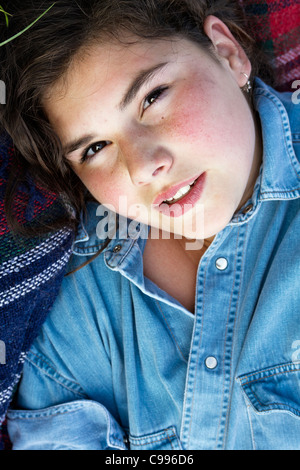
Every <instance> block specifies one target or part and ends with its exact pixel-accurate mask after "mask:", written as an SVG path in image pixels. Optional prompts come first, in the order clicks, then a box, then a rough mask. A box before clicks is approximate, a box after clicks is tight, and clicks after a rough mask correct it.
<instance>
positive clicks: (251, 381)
mask: <svg viewBox="0 0 300 470" xmlns="http://www.w3.org/2000/svg"><path fill="white" fill-rule="evenodd" d="M290 365H291V364H290V363H289V364H283V365H282V366H280V365H279V366H277V367H276V368H275V367H270V368H268V369H264V370H262V371H258V372H255V373H254V374H249V375H245V376H243V377H240V381H241V385H242V386H244V385H248V384H250V383H253V382H258V381H259V380H265V379H267V378H269V377H274V376H276V375H282V374H289V373H291V372H300V369H288V370H285V371H280V372H279V371H278V373H275V374H271V375H264V376H263V377H259V378H257V379H254V378H253V379H252V380H249V381H247V382H244V379H250V378H251V377H255V375H258V374H263V373H265V372H269V371H272V370H276V369H278V368H279V367H289V366H290Z"/></svg>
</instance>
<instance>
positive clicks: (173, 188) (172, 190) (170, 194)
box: [153, 173, 202, 206]
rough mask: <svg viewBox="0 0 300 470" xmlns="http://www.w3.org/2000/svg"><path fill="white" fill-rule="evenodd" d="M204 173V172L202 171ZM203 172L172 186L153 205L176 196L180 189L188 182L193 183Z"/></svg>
mask: <svg viewBox="0 0 300 470" xmlns="http://www.w3.org/2000/svg"><path fill="white" fill-rule="evenodd" d="M201 174H202V173H201ZM201 174H200V175H199V174H198V175H197V176H194V177H193V178H189V179H188V180H185V181H181V183H178V184H175V185H174V186H171V187H170V188H169V189H167V190H166V191H164V192H163V193H160V194H159V195H158V196H157V197H156V198H155V200H154V201H153V205H155V206H159V205H160V204H161V203H162V202H164V201H166V200H167V199H171V198H173V197H174V196H175V194H176V193H177V192H178V191H179V189H181V188H184V187H185V186H187V185H188V184H193V183H194V182H195V181H196V179H198V178H199V176H201Z"/></svg>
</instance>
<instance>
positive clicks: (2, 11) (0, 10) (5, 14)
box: [0, 5, 12, 26]
mask: <svg viewBox="0 0 300 470" xmlns="http://www.w3.org/2000/svg"><path fill="white" fill-rule="evenodd" d="M0 13H4V16H5V23H6V26H8V17H9V16H12V15H11V14H10V13H7V11H4V9H3V7H2V6H1V5H0Z"/></svg>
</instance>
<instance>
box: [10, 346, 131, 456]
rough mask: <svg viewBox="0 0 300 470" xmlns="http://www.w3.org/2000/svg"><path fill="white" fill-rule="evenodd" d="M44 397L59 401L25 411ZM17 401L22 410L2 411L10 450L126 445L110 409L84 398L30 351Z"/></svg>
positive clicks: (82, 448)
mask: <svg viewBox="0 0 300 470" xmlns="http://www.w3.org/2000/svg"><path fill="white" fill-rule="evenodd" d="M42 362H43V366H42ZM42 367H43V369H42ZM25 390H26V397H27V398H26V399H25V398H24V396H25V395H23V393H25ZM45 396H46V397H47V402H49V403H51V402H52V401H53V400H54V398H55V402H56V403H59V404H58V405H53V406H49V407H46V408H40V409H28V408H29V407H30V406H33V405H34V406H38V405H39V403H43V402H45ZM16 405H17V407H20V408H21V409H10V410H9V412H8V415H7V427H8V432H9V437H10V440H11V442H12V446H13V447H12V448H13V450H113V449H117V450H126V449H127V447H126V435H125V433H124V431H123V429H122V428H121V426H120V425H119V424H118V423H117V421H116V420H115V418H114V417H113V416H112V415H111V413H109V411H108V410H107V409H106V408H105V407H104V406H103V405H101V404H100V403H98V402H96V401H93V400H89V399H87V398H86V397H84V395H83V394H82V392H81V390H80V387H79V385H78V384H76V383H75V382H72V381H70V380H69V379H67V378H65V377H63V376H60V375H58V374H57V373H56V372H55V371H54V370H53V369H52V368H51V365H50V364H49V365H47V364H46V363H45V362H44V360H42V358H41V357H38V356H36V355H35V353H34V352H32V351H31V352H30V353H29V357H28V359H27V361H26V363H25V366H24V370H23V380H22V381H21V384H20V388H19V393H18V402H17V404H16ZM20 405H22V406H20ZM23 406H25V407H26V409H23Z"/></svg>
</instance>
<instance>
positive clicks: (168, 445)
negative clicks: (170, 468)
mask: <svg viewBox="0 0 300 470" xmlns="http://www.w3.org/2000/svg"><path fill="white" fill-rule="evenodd" d="M129 442H130V450H181V449H182V446H181V442H180V440H179V438H178V436H177V432H176V428H175V426H171V427H169V428H167V429H163V430H162V431H158V432H155V433H153V434H147V435H144V436H140V437H135V436H132V435H129Z"/></svg>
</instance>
